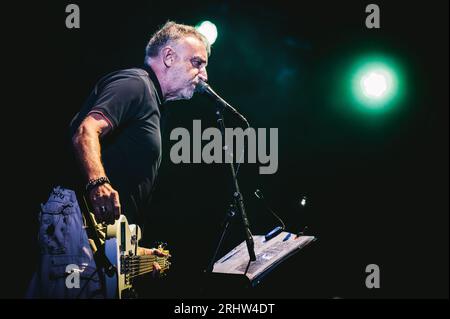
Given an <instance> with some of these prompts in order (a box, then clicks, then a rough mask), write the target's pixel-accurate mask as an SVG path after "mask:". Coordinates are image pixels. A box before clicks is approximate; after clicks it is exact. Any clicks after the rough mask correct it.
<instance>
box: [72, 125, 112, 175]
mask: <svg viewBox="0 0 450 319" xmlns="http://www.w3.org/2000/svg"><path fill="white" fill-rule="evenodd" d="M72 142H73V147H74V150H75V153H76V156H77V158H78V161H79V163H80V165H81V168H82V170H83V172H84V173H85V177H86V179H87V180H88V181H89V180H91V179H96V178H99V177H102V176H106V174H105V169H104V168H103V164H102V162H101V152H100V140H99V135H98V134H97V132H95V131H92V130H86V129H83V128H80V129H79V130H78V131H77V133H76V134H75V136H74V138H73V139H72Z"/></svg>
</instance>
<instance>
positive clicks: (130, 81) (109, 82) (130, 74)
mask: <svg viewBox="0 0 450 319" xmlns="http://www.w3.org/2000/svg"><path fill="white" fill-rule="evenodd" d="M148 82H149V81H148V73H147V71H146V70H144V69H141V68H128V69H120V70H116V71H113V72H110V73H108V74H106V75H104V76H103V77H102V78H100V79H99V80H98V82H97V84H96V89H95V91H96V92H99V91H101V90H102V89H103V88H105V87H110V88H119V87H120V88H122V89H126V90H133V91H135V92H136V93H138V92H139V93H141V92H142V93H144V92H145V91H146V90H148V89H150V90H152V89H154V87H153V86H152V85H150V86H149V83H148Z"/></svg>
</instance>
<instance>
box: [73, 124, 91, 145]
mask: <svg viewBox="0 0 450 319" xmlns="http://www.w3.org/2000/svg"><path fill="white" fill-rule="evenodd" d="M94 136H95V130H93V129H92V128H89V127H88V126H87V125H84V124H83V123H82V124H81V125H80V126H79V127H78V129H77V130H76V131H75V133H74V134H73V136H72V145H73V146H74V147H79V146H80V145H81V144H83V141H86V140H87V139H90V138H92V137H94Z"/></svg>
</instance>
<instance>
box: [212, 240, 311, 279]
mask: <svg viewBox="0 0 450 319" xmlns="http://www.w3.org/2000/svg"><path fill="white" fill-rule="evenodd" d="M253 238H254V243H255V254H256V261H252V262H251V263H249V257H248V252H247V248H246V243H245V241H243V242H242V243H240V244H239V245H238V246H236V247H235V248H234V249H232V250H231V251H230V252H229V253H227V254H226V255H225V256H223V257H222V258H220V259H219V260H218V261H217V262H216V263H214V266H213V270H212V273H213V274H218V275H219V277H223V276H224V275H225V276H229V277H230V278H231V277H235V280H240V281H241V282H247V283H248V284H249V285H250V286H251V287H255V286H256V285H258V284H259V283H260V282H261V280H262V279H263V278H264V277H265V276H266V275H267V274H268V273H270V272H271V271H272V270H273V269H274V268H275V267H276V266H277V265H279V264H280V263H282V262H283V261H284V260H286V259H287V258H289V257H290V256H292V255H294V254H296V253H297V252H298V251H300V249H302V248H303V247H305V246H307V245H308V244H310V243H311V242H313V241H315V240H316V237H314V236H298V237H297V235H295V234H292V233H289V232H281V233H280V234H278V235H277V236H276V237H274V238H272V239H270V240H266V239H265V236H263V235H256V236H253ZM240 277H242V278H240Z"/></svg>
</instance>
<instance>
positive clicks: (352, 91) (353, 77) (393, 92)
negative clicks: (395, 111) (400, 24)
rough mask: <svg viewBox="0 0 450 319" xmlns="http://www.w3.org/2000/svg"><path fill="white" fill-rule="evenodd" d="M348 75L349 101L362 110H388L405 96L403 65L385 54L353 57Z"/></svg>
mask: <svg viewBox="0 0 450 319" xmlns="http://www.w3.org/2000/svg"><path fill="white" fill-rule="evenodd" d="M346 78H347V79H348V80H347V81H344V82H345V83H347V84H345V86H347V88H346V89H345V88H343V89H344V90H346V91H347V92H349V101H350V102H351V104H352V105H354V106H355V107H356V109H357V110H359V111H363V112H385V111H388V110H391V109H392V107H394V106H395V105H397V104H398V102H400V100H401V99H402V97H403V96H404V75H403V72H402V68H401V67H400V64H399V63H398V62H396V61H395V60H394V59H393V58H392V57H389V56H388V55H386V54H368V55H365V56H360V57H359V58H354V59H353V62H352V63H351V65H350V67H349V69H348V76H346ZM349 85H350V88H349Z"/></svg>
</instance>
